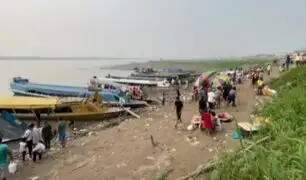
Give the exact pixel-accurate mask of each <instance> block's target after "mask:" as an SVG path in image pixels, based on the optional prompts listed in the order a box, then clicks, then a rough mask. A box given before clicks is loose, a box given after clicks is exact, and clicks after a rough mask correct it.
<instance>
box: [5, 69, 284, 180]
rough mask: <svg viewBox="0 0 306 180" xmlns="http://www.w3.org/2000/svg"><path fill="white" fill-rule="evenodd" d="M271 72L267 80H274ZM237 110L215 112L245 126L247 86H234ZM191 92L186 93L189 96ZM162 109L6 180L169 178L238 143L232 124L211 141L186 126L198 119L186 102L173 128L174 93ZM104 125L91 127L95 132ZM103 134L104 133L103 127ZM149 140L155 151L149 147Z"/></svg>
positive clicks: (74, 143) (251, 100)
mask: <svg viewBox="0 0 306 180" xmlns="http://www.w3.org/2000/svg"><path fill="white" fill-rule="evenodd" d="M277 76H278V73H277V72H273V73H272V76H270V77H267V79H271V78H273V77H277ZM237 88H238V97H237V105H238V106H237V107H236V108H234V107H229V108H226V107H225V106H224V105H223V106H222V107H221V108H220V109H217V110H216V111H217V112H224V111H226V112H228V113H230V114H232V115H233V116H234V117H235V118H236V119H237V120H238V121H248V118H249V115H250V113H251V112H252V110H253V105H254V104H255V102H256V95H255V94H254V92H253V89H252V88H251V87H250V82H248V81H246V82H245V83H244V84H242V85H237ZM190 92H191V91H190V90H189V91H187V92H186V96H188V95H187V94H190ZM167 93H168V96H169V97H170V98H168V102H167V104H166V105H165V106H161V107H159V106H157V107H151V108H149V110H148V111H147V112H146V113H144V114H142V116H141V118H140V119H133V118H128V119H127V120H125V121H123V122H121V123H118V124H119V125H118V126H114V127H113V128H107V129H104V130H103V131H102V130H99V128H97V129H94V128H90V127H88V128H87V132H88V131H92V132H94V133H92V134H91V135H89V134H88V133H87V132H86V133H84V135H85V136H83V137H79V138H76V139H72V140H70V141H69V143H68V147H67V148H66V149H63V150H60V149H58V146H55V149H54V150H53V151H52V153H50V154H49V155H48V156H46V157H45V158H44V159H43V161H42V162H41V163H39V164H35V165H34V168H27V167H26V168H23V169H22V171H21V172H19V173H18V174H16V175H15V176H14V177H12V178H10V179H16V180H24V179H29V178H30V177H33V176H38V177H39V178H40V179H44V180H55V179H59V180H61V179H65V180H78V179H80V180H81V179H88V180H97V179H148V180H151V179H156V176H157V174H159V173H161V172H162V171H163V170H165V169H171V170H173V171H172V172H171V173H170V175H169V178H168V179H175V178H177V177H179V176H182V175H184V174H187V173H188V172H191V171H193V170H194V169H196V168H197V167H198V166H199V165H200V164H203V163H205V162H207V161H209V160H211V159H212V158H214V157H215V156H216V155H217V154H218V153H219V152H222V151H232V150H233V149H235V147H236V145H237V144H238V142H237V141H236V140H233V138H232V132H233V130H234V129H235V125H234V123H226V124H223V128H224V129H223V131H222V132H220V133H217V134H215V135H213V136H208V135H207V134H205V133H203V132H201V131H200V130H196V131H187V130H186V127H187V126H188V125H189V123H190V120H191V119H192V117H193V116H194V115H197V114H198V105H197V103H189V102H185V105H184V110H183V115H182V117H183V124H182V125H180V126H179V127H178V129H175V128H174V124H175V112H174V109H173V97H174V96H175V91H173V90H172V91H168V92H167ZM98 126H101V127H102V126H104V125H95V126H94V127H98ZM102 129H103V128H102ZM151 136H153V138H154V140H155V142H156V144H157V145H156V147H153V146H152V144H151V140H150V137H151Z"/></svg>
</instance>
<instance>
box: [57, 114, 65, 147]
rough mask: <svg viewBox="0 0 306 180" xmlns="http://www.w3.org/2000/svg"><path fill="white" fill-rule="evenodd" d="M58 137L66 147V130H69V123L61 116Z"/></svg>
mask: <svg viewBox="0 0 306 180" xmlns="http://www.w3.org/2000/svg"><path fill="white" fill-rule="evenodd" d="M57 130H58V135H59V136H58V138H59V142H60V144H61V146H62V148H65V147H66V130H67V125H66V121H65V120H63V119H62V118H60V120H59V123H58V129H57Z"/></svg>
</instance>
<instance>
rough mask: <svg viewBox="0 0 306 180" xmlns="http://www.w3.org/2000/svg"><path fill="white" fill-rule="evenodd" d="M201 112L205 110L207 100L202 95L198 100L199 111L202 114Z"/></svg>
mask: <svg viewBox="0 0 306 180" xmlns="http://www.w3.org/2000/svg"><path fill="white" fill-rule="evenodd" d="M203 112H207V102H206V99H205V98H204V97H203V96H202V97H201V99H200V101H199V113H200V115H202V113H203Z"/></svg>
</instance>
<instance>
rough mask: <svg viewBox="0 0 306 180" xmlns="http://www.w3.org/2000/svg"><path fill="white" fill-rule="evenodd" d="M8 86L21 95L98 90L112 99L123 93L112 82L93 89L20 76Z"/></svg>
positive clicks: (85, 93)
mask: <svg viewBox="0 0 306 180" xmlns="http://www.w3.org/2000/svg"><path fill="white" fill-rule="evenodd" d="M10 88H11V90H12V92H13V93H14V95H21V96H38V95H39V96H43V95H46V96H58V97H89V96H91V95H93V94H94V93H95V92H98V93H99V94H100V95H101V96H103V98H104V100H106V101H113V100H115V99H116V96H121V95H123V94H124V92H123V91H122V89H121V87H119V86H117V85H113V84H106V85H105V86H100V88H98V89H93V88H91V87H78V86H64V85H53V84H39V83H33V82H30V81H29V80H28V79H26V78H22V77H14V78H13V81H12V82H11V83H10Z"/></svg>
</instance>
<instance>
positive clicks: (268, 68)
mask: <svg viewBox="0 0 306 180" xmlns="http://www.w3.org/2000/svg"><path fill="white" fill-rule="evenodd" d="M267 73H268V76H270V73H271V65H270V64H268V66H267Z"/></svg>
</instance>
